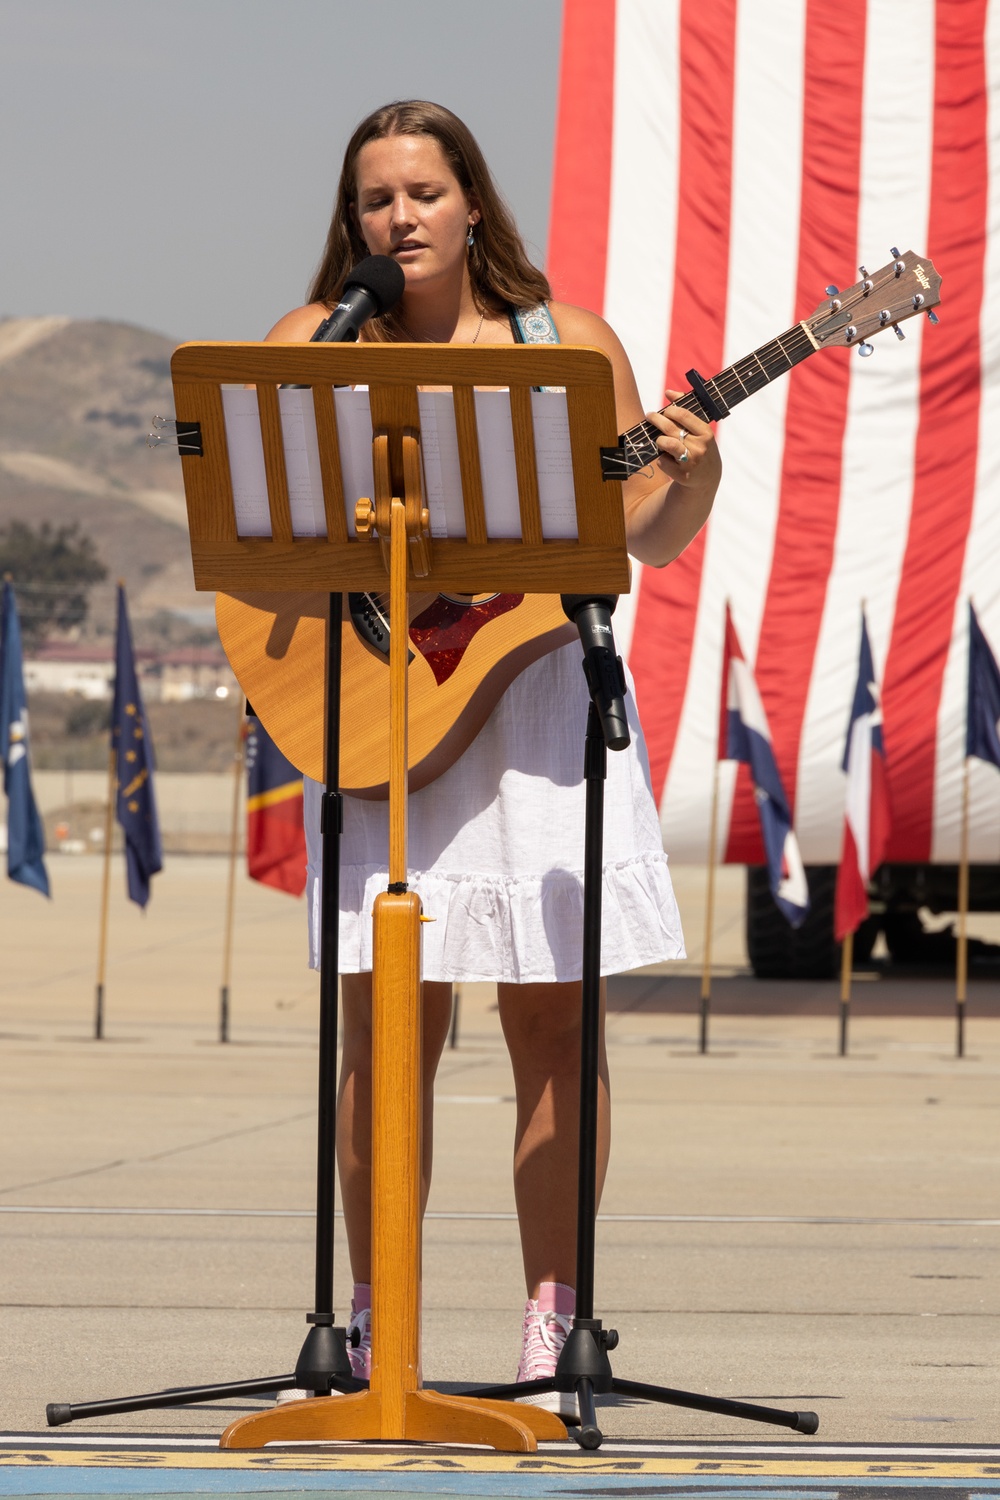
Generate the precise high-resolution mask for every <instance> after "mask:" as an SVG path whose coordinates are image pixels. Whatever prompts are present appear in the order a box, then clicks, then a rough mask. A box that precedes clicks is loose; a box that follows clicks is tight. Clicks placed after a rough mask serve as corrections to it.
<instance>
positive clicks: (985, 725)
mask: <svg viewBox="0 0 1000 1500" xmlns="http://www.w3.org/2000/svg"><path fill="white" fill-rule="evenodd" d="M965 753H966V755H967V756H968V755H974V756H975V757H976V759H977V760H988V761H990V762H992V764H993V765H995V766H998V767H1000V667H998V666H997V662H996V657H995V656H994V655H993V652H992V651H991V650H990V643H989V641H988V640H987V639H986V637H985V635H984V634H983V630H982V626H981V625H980V623H979V621H978V620H977V619H976V611H975V610H974V609H973V607H972V601H971V600H970V601H969V696H968V709H967V715H966V721H965Z"/></svg>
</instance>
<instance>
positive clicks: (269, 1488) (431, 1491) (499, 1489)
mask: <svg viewBox="0 0 1000 1500" xmlns="http://www.w3.org/2000/svg"><path fill="white" fill-rule="evenodd" d="M921 1492H928V1497H929V1500H930V1495H931V1494H933V1495H934V1496H935V1497H937V1496H940V1497H943V1496H945V1495H947V1496H948V1500H997V1497H998V1496H1000V1478H998V1479H997V1480H996V1482H992V1481H990V1480H985V1481H984V1480H983V1479H973V1480H971V1481H970V1479H969V1478H967V1477H964V1478H950V1477H948V1476H945V1475H941V1474H938V1475H935V1476H934V1477H927V1478H903V1477H900V1478H897V1477H895V1476H888V1475H878V1476H875V1475H869V1476H866V1477H864V1478H862V1477H860V1476H858V1477H856V1478H855V1477H853V1476H852V1477H851V1478H845V1479H841V1480H830V1479H825V1480H824V1478H823V1477H822V1476H818V1475H817V1476H816V1477H815V1479H813V1477H812V1476H810V1479H809V1480H805V1479H804V1478H792V1477H789V1478H788V1479H786V1480H782V1479H774V1478H770V1477H768V1476H764V1475H762V1476H761V1477H760V1478H757V1479H754V1478H749V1477H747V1476H745V1475H740V1476H737V1475H733V1476H732V1477H729V1476H722V1475H719V1474H712V1475H707V1474H706V1475H695V1474H683V1475H667V1474H634V1473H633V1474H620V1473H619V1474H610V1473H607V1472H603V1473H595V1472H593V1471H592V1470H591V1471H588V1470H587V1469H585V1468H582V1467H581V1470H580V1473H579V1474H578V1475H572V1474H565V1473H563V1474H551V1473H549V1474H544V1473H538V1474H531V1473H524V1472H521V1473H518V1474H511V1473H502V1474H489V1473H469V1472H465V1473H448V1472H442V1471H436V1472H434V1473H401V1472H400V1471H399V1469H395V1470H394V1471H392V1472H390V1473H384V1472H382V1473H380V1472H371V1471H369V1472H366V1473H364V1474H361V1473H359V1472H358V1471H357V1470H354V1471H339V1472H334V1471H324V1472H317V1471H315V1470H314V1471H308V1472H307V1471H301V1470H299V1471H294V1470H293V1471H290V1470H287V1469H286V1470H283V1471H282V1472H281V1473H275V1472H270V1473H266V1472H256V1471H253V1470H246V1469H240V1470H217V1471H212V1470H206V1469H193V1470H190V1469H189V1470H174V1471H172V1472H171V1471H165V1470H164V1469H161V1468H157V1469H156V1470H143V1469H142V1468H141V1467H134V1466H131V1465H128V1464H127V1463H126V1464H123V1465H122V1467H120V1468H119V1467H117V1466H108V1467H103V1466H102V1467H100V1468H98V1467H96V1466H95V1467H88V1468H82V1467H81V1468H74V1467H70V1466H66V1467H63V1466H61V1465H60V1466H59V1467H53V1468H46V1467H45V1465H44V1464H38V1465H35V1464H32V1465H30V1466H25V1467H23V1468H22V1467H11V1468H5V1469H2V1470H0V1495H4V1496H7V1495H10V1496H25V1497H26V1496H44V1497H46V1500H80V1497H86V1500H121V1496H123V1495H136V1496H142V1497H144V1500H173V1497H176V1496H184V1497H186V1500H216V1497H218V1496H221V1495H228V1496H234V1497H235V1496H261V1497H264V1496H267V1500H302V1497H303V1495H305V1494H312V1495H320V1494H325V1495H328V1496H331V1497H334V1500H369V1497H371V1496H372V1495H381V1496H385V1497H390V1496H399V1497H403V1496H412V1495H421V1496H427V1495H452V1496H482V1497H484V1500H505V1497H509V1500H549V1497H552V1500H559V1497H563V1500H571V1497H572V1500H575V1497H577V1496H583V1497H586V1500H602V1497H607V1500H615V1497H621V1500H625V1497H629V1496H632V1497H635V1496H638V1497H642V1496H648V1497H649V1500H653V1497H654V1496H656V1497H659V1496H664V1497H670V1496H674V1497H677V1500H680V1497H683V1496H688V1497H690V1500H877V1497H878V1496H881V1495H885V1496H888V1495H894V1496H896V1497H903V1496H917V1495H919V1494H920V1493H921Z"/></svg>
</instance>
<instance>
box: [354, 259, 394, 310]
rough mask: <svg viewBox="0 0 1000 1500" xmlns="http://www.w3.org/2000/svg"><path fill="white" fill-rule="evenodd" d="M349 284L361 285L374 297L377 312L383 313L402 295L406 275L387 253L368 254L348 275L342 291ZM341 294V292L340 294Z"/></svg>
mask: <svg viewBox="0 0 1000 1500" xmlns="http://www.w3.org/2000/svg"><path fill="white" fill-rule="evenodd" d="M349 286H360V287H363V288H364V289H365V291H366V292H369V293H370V294H371V296H372V297H373V298H374V299H375V302H376V305H377V307H378V311H379V313H385V312H388V311H389V309H390V307H395V305H396V303H397V302H398V301H399V299H400V297H401V296H402V295H403V289H404V287H405V286H406V277H405V276H404V275H403V268H402V266H401V265H400V264H399V262H398V261H395V260H392V259H391V258H390V257H389V256H388V255H368V256H366V257H365V259H364V260H361V261H359V262H358V264H357V265H356V266H355V267H354V270H353V271H351V272H350V274H349V275H348V278H347V280H346V281H345V282H344V292H346V291H347V288H348V287H349ZM343 294H344V293H343V292H341V296H343Z"/></svg>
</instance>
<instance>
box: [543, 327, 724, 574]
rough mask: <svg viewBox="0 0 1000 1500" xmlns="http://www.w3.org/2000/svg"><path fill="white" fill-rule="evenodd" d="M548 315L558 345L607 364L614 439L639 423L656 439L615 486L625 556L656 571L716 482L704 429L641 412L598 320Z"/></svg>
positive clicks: (687, 420)
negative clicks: (641, 462) (597, 355)
mask: <svg viewBox="0 0 1000 1500" xmlns="http://www.w3.org/2000/svg"><path fill="white" fill-rule="evenodd" d="M551 312H552V317H553V320H554V322H555V325H556V328H557V329H558V332H559V338H560V340H561V341H562V343H564V344H589V345H590V346H591V347H592V348H598V349H603V351H604V353H605V354H607V356H608V358H609V359H610V361H611V365H612V368H613V370H614V375H615V404H616V407H617V413H618V430H619V432H627V431H628V429H629V428H630V427H634V426H635V425H636V423H637V422H641V421H643V420H645V421H647V422H649V423H651V424H652V425H653V426H654V427H657V428H659V430H660V432H661V434H662V436H661V437H659V438H657V442H656V446H657V448H658V449H659V450H660V457H659V460H658V461H657V462H655V463H654V464H652V465H651V466H650V468H649V469H646V470H644V471H643V472H642V473H641V474H633V476H632V478H631V479H627V480H626V481H625V483H624V484H623V486H622V497H623V499H624V502H625V529H626V533H627V535H628V550H629V552H630V553H631V554H632V556H633V557H634V558H636V559H637V560H638V561H639V562H642V563H648V564H649V565H651V566H652V567H654V568H662V567H663V566H664V565H665V564H666V563H668V562H672V561H673V559H674V558H675V557H677V556H678V554H679V553H681V552H683V551H684V548H685V547H686V546H687V545H688V543H689V542H690V541H691V540H692V539H693V538H694V537H695V536H697V534H698V532H699V531H700V530H701V528H702V527H703V526H704V524H705V522H706V521H707V520H708V516H709V513H710V511H711V509H712V502H713V500H714V499H715V492H716V490H717V489H718V488H719V480H720V478H721V476H722V462H721V460H720V458H719V450H718V448H717V447H716V443H715V438H714V436H713V434H712V429H711V427H710V426H709V425H708V423H707V422H703V421H702V420H701V418H700V417H696V416H694V415H693V414H692V413H691V412H689V411H685V410H684V408H683V407H680V406H668V407H667V408H666V410H665V411H664V412H663V413H662V414H661V413H660V412H658V411H652V412H644V411H643V409H642V403H641V402H640V399H639V390H638V387H637V385H636V382H635V375H634V374H633V373H632V366H631V364H630V363H629V359H628V355H627V354H626V353H625V350H624V349H623V348H622V345H621V342H620V340H619V339H618V337H617V335H616V334H615V332H614V330H613V329H612V328H611V327H609V325H608V324H607V323H605V321H604V319H603V318H599V317H598V316H597V315H596V313H591V312H586V311H585V310H584V309H583V308H580V307H570V306H568V304H566V303H563V302H553V303H552V304H551ZM666 394H667V395H668V396H679V395H680V394H681V392H680V391H668V392H667V393H666ZM685 455H686V457H685Z"/></svg>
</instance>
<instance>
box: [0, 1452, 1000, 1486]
mask: <svg viewBox="0 0 1000 1500" xmlns="http://www.w3.org/2000/svg"><path fill="white" fill-rule="evenodd" d="M32 1466H34V1467H39V1468H43V1467H44V1468H50V1467H51V1468H80V1469H83V1468H86V1469H101V1468H104V1469H208V1470H212V1469H215V1470H218V1469H258V1470H260V1469H266V1470H271V1471H273V1472H277V1473H287V1472H291V1471H296V1470H298V1471H300V1472H305V1473H315V1472H318V1471H322V1470H331V1471H335V1472H338V1473H357V1474H371V1473H381V1474H391V1473H400V1474H404V1473H405V1474H439V1473H451V1474H456V1473H462V1474H670V1475H691V1474H701V1475H709V1474H716V1475H719V1476H720V1477H725V1476H735V1477H742V1478H753V1477H756V1478H764V1479H784V1478H795V1479H869V1478H874V1477H877V1478H880V1479H941V1478H947V1479H992V1478H998V1477H1000V1451H998V1453H997V1458H996V1461H995V1462H986V1461H975V1460H973V1461H970V1460H968V1459H963V1460H961V1461H959V1462H954V1463H952V1462H949V1461H948V1460H942V1459H929V1460H920V1461H918V1460H910V1459H898V1460H880V1461H875V1460H874V1459H871V1460H867V1459H820V1458H801V1459H771V1458H760V1459H754V1458H718V1459H716V1458H713V1459H707V1458H612V1457H610V1456H609V1457H603V1456H602V1455H601V1454H599V1453H597V1454H583V1453H579V1454H572V1455H568V1456H567V1457H565V1458H564V1457H561V1456H557V1455H555V1454H551V1455H550V1454H544V1453H538V1454H531V1455H527V1456H526V1455H521V1454H513V1453H490V1454H478V1453H477V1454H464V1453H456V1454H454V1455H452V1454H440V1453H439V1454H421V1453H405V1454H403V1453H399V1452H398V1451H397V1452H393V1453H372V1452H344V1451H343V1449H338V1450H337V1451H330V1452H320V1451H317V1450H316V1449H315V1448H310V1449H309V1450H307V1451H306V1450H303V1449H301V1448H262V1449H253V1450H245V1451H234V1450H232V1449H230V1450H220V1451H219V1452H217V1453H178V1452H176V1451H172V1452H164V1451H163V1450H162V1449H155V1448H148V1449H144V1448H130V1449H127V1450H123V1449H121V1448H87V1449H67V1448H27V1447H26V1448H9V1449H5V1450H0V1468H27V1467H32Z"/></svg>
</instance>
